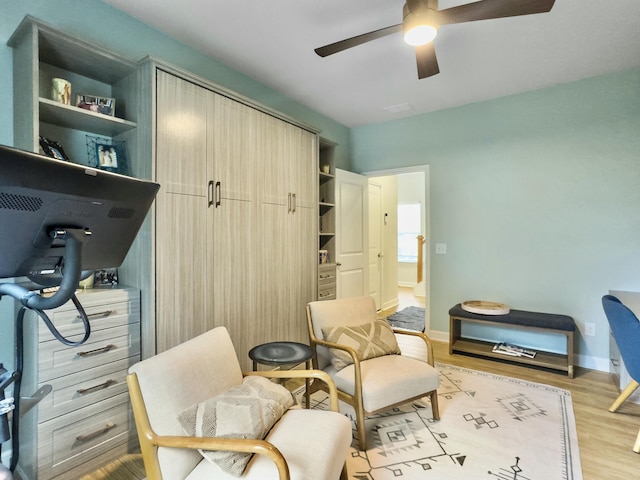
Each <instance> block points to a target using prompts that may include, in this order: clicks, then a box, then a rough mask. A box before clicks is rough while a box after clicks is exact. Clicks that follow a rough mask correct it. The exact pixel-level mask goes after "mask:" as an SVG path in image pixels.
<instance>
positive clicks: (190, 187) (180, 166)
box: [155, 71, 212, 352]
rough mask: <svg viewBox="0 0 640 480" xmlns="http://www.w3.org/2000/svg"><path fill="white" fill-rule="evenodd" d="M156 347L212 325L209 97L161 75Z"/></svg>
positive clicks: (190, 335)
mask: <svg viewBox="0 0 640 480" xmlns="http://www.w3.org/2000/svg"><path fill="white" fill-rule="evenodd" d="M156 112H157V135H156V179H157V181H158V182H159V183H160V185H161V187H160V191H159V193H158V195H157V197H156V224H155V227H156V231H155V237H156V348H157V351H158V352H162V351H164V350H167V349H168V348H171V347H173V346H175V345H178V344H180V343H182V342H184V341H186V340H188V339H190V338H192V337H194V336H196V335H198V334H200V333H202V332H205V331H206V330H208V329H209V328H211V326H212V316H211V315H210V313H209V312H210V307H209V306H208V303H209V281H208V272H209V267H208V261H209V260H208V258H209V249H208V246H207V236H208V232H207V230H208V227H207V222H208V219H207V204H208V192H207V182H206V178H207V161H206V159H207V141H206V138H207V136H206V124H207V96H206V93H205V92H204V91H203V90H202V89H201V88H199V87H197V86H196V85H193V84H192V83H190V82H187V81H184V80H182V79H179V78H177V77H175V76H173V75H170V74H168V73H165V72H162V71H158V72H157V98H156Z"/></svg>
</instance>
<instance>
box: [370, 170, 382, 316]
mask: <svg viewBox="0 0 640 480" xmlns="http://www.w3.org/2000/svg"><path fill="white" fill-rule="evenodd" d="M368 188H369V205H368V206H369V295H371V296H372V297H373V299H374V300H375V301H376V310H380V308H381V303H382V257H383V255H384V253H383V252H384V248H383V240H382V219H383V213H382V210H383V209H382V199H383V195H382V193H383V192H382V188H383V187H382V184H381V183H378V182H376V181H374V180H369V185H368Z"/></svg>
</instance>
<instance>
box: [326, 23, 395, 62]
mask: <svg viewBox="0 0 640 480" xmlns="http://www.w3.org/2000/svg"><path fill="white" fill-rule="evenodd" d="M401 31H402V24H401V23H400V24H398V25H392V26H390V27H385V28H381V29H380V30H375V31H373V32H369V33H363V34H362V35H358V36H356V37H351V38H347V39H346V40H341V41H339V42H335V43H331V44H329V45H325V46H324V47H319V48H316V49H315V50H314V52H316V53H317V54H318V55H320V56H321V57H327V56H329V55H333V54H334V53H338V52H342V51H343V50H346V49H348V48H352V47H357V46H358V45H362V44H363V43H367V42H370V41H371V40H376V39H378V38H382V37H386V36H387V35H391V34H392V33H397V32H401Z"/></svg>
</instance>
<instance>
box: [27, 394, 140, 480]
mask: <svg viewBox="0 0 640 480" xmlns="http://www.w3.org/2000/svg"><path fill="white" fill-rule="evenodd" d="M128 401H129V396H128V394H126V393H123V394H121V395H117V396H115V397H112V398H109V399H107V400H104V401H102V402H98V403H96V404H93V405H90V406H88V407H85V408H82V409H79V410H76V411H75V412H72V413H69V414H68V415H64V416H62V417H58V418H54V419H53V420H49V421H47V422H43V423H41V424H40V425H39V426H38V438H39V440H38V470H39V474H38V480H49V479H51V478H56V479H60V478H65V477H64V475H61V474H63V472H65V471H67V470H69V469H71V468H74V467H76V466H78V465H81V464H83V463H85V462H87V461H89V460H91V459H92V458H94V457H96V456H98V455H100V454H101V453H103V452H105V451H107V450H109V449H111V448H113V446H114V445H117V444H120V443H123V442H126V441H128V440H129V436H130V435H132V433H131V432H135V426H134V422H133V416H132V413H131V409H130V408H129V404H128Z"/></svg>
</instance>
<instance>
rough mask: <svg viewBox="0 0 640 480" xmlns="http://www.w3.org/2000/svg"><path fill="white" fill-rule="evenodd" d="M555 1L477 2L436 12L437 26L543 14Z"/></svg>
mask: <svg viewBox="0 0 640 480" xmlns="http://www.w3.org/2000/svg"><path fill="white" fill-rule="evenodd" d="M554 3H555V0H481V1H479V2H474V3H469V4H467V5H460V6H458V7H452V8H447V9H445V10H440V11H439V12H438V16H439V22H438V23H439V24H440V25H448V24H452V23H464V22H473V21H476V20H489V19H491V18H505V17H517V16H519V15H531V14H534V13H545V12H548V11H549V10H551V8H552V7H553V4H554Z"/></svg>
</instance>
